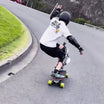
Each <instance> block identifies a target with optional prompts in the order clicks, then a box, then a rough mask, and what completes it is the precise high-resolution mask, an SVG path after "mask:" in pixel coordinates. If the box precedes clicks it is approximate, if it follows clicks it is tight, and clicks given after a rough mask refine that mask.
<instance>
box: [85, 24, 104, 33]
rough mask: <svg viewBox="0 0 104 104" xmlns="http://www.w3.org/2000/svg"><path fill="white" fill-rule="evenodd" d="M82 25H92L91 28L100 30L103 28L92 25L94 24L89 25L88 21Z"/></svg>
mask: <svg viewBox="0 0 104 104" xmlns="http://www.w3.org/2000/svg"><path fill="white" fill-rule="evenodd" d="M84 25H86V26H89V27H92V28H95V29H98V30H101V31H104V29H103V28H101V27H98V26H94V25H91V24H88V23H85V24H84Z"/></svg>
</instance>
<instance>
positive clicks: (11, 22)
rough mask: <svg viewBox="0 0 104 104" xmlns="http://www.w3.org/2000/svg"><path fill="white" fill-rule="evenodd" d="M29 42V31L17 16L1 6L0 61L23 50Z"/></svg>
mask: <svg viewBox="0 0 104 104" xmlns="http://www.w3.org/2000/svg"><path fill="white" fill-rule="evenodd" d="M28 41H29V36H28V31H27V30H26V28H25V27H24V25H23V24H22V23H21V22H20V21H19V20H18V18H17V17H16V16H14V15H13V14H12V13H10V12H9V11H8V10H7V9H5V8H4V7H2V6H0V61H1V60H3V59H6V58H8V57H10V56H12V55H14V54H16V53H17V52H18V51H20V50H21V49H23V48H24V47H25V46H26V45H27V43H28Z"/></svg>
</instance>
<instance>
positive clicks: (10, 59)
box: [0, 19, 32, 67]
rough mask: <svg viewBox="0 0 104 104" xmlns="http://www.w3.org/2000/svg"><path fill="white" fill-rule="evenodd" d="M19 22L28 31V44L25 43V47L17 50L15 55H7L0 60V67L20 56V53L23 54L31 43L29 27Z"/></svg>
mask: <svg viewBox="0 0 104 104" xmlns="http://www.w3.org/2000/svg"><path fill="white" fill-rule="evenodd" d="M18 20H19V19H18ZM19 21H20V20H19ZM20 22H21V21H20ZM21 23H22V24H23V25H24V26H25V28H26V29H27V31H28V33H29V42H28V44H27V45H26V47H24V48H23V49H22V50H21V51H19V52H18V53H17V54H15V55H13V56H11V57H9V58H7V59H5V60H3V61H1V62H0V67H2V66H4V65H7V64H10V63H12V62H13V61H14V60H16V59H17V58H18V57H20V56H21V55H23V54H24V53H25V52H26V51H27V50H28V49H29V47H30V46H31V45H32V36H31V33H30V31H29V29H28V28H27V27H26V25H25V24H24V23H23V22H21Z"/></svg>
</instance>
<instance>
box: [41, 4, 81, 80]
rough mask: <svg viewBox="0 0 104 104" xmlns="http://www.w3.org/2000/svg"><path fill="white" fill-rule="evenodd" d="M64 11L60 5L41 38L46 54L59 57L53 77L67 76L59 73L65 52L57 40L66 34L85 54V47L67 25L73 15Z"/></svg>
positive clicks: (51, 16)
mask: <svg viewBox="0 0 104 104" xmlns="http://www.w3.org/2000/svg"><path fill="white" fill-rule="evenodd" d="M61 11H62V6H60V5H58V6H57V7H56V8H55V10H54V11H53V12H52V13H51V15H50V20H51V21H50V24H49V26H48V28H47V29H46V31H45V32H44V33H43V35H42V37H41V39H40V48H41V50H42V51H44V52H45V53H46V54H48V55H49V56H52V57H57V58H58V59H59V60H58V64H57V66H56V68H55V69H54V73H53V74H52V75H53V77H56V78H64V77H65V76H63V75H61V74H59V71H60V69H61V68H62V66H63V60H64V58H65V53H64V51H62V50H63V48H64V46H63V45H60V44H59V43H57V40H58V39H59V38H60V37H62V36H64V37H65V38H66V39H67V40H68V41H69V42H70V43H71V44H72V45H74V46H75V47H76V48H77V49H78V50H79V52H80V54H81V55H82V54H83V48H82V47H81V46H80V45H79V43H78V42H77V40H76V39H75V38H74V37H73V36H72V34H71V33H70V32H69V30H68V28H67V25H68V23H69V22H70V20H71V15H70V13H68V12H67V11H63V12H61Z"/></svg>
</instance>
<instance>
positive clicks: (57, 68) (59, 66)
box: [56, 62, 63, 70]
mask: <svg viewBox="0 0 104 104" xmlns="http://www.w3.org/2000/svg"><path fill="white" fill-rule="evenodd" d="M62 66H63V63H62V62H58V64H57V66H56V70H60V69H61V68H62Z"/></svg>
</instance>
